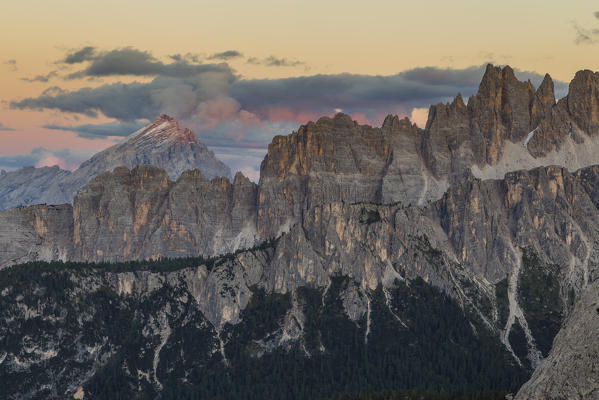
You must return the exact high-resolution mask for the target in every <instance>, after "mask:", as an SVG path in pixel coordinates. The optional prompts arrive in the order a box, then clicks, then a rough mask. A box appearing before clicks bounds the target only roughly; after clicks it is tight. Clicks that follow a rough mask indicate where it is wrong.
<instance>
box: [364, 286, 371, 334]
mask: <svg viewBox="0 0 599 400" xmlns="http://www.w3.org/2000/svg"><path fill="white" fill-rule="evenodd" d="M366 302H367V303H366V304H367V305H368V309H367V311H366V333H365V334H364V343H368V335H369V334H370V324H371V320H370V311H371V307H370V297H368V295H366Z"/></svg>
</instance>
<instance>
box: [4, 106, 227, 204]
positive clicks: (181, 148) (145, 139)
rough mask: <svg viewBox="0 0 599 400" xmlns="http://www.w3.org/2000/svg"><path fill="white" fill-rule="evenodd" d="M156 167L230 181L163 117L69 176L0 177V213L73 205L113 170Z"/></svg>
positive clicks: (36, 171)
mask: <svg viewBox="0 0 599 400" xmlns="http://www.w3.org/2000/svg"><path fill="white" fill-rule="evenodd" d="M137 165H156V166H158V167H161V168H164V169H165V171H166V172H167V174H168V175H169V176H170V177H171V179H177V178H178V177H179V176H180V175H181V174H182V173H183V172H184V171H186V170H190V169H199V170H200V171H202V173H203V174H204V175H205V176H207V177H208V178H214V177H217V176H222V177H225V178H230V177H231V170H230V169H229V167H228V166H226V165H225V164H224V163H223V162H222V161H220V160H219V159H217V158H216V157H215V156H214V153H212V152H211V151H210V150H208V148H207V147H206V146H205V145H204V144H203V143H202V142H200V140H199V139H198V138H197V137H196V135H195V134H194V133H193V132H192V131H191V130H189V129H181V128H179V124H178V123H177V121H176V120H175V119H174V118H172V117H169V116H168V115H161V116H160V117H159V118H157V119H156V120H155V121H154V122H152V123H150V124H148V125H146V126H145V127H143V128H142V129H140V130H139V131H137V132H134V133H133V134H131V135H130V136H129V137H127V138H126V139H125V140H124V141H123V142H121V143H118V144H116V145H114V146H112V147H109V148H108V149H106V150H103V151H101V152H99V153H97V154H95V155H94V156H92V157H91V158H90V159H89V160H87V161H85V162H84V163H82V164H81V166H80V167H79V168H78V169H77V170H75V171H73V172H70V171H65V170H62V169H60V168H58V167H44V168H33V167H26V168H22V169H19V170H17V171H12V172H6V173H3V174H2V175H0V210H2V209H8V208H12V207H17V206H26V205H33V204H42V203H43V204H65V203H68V204H70V203H72V202H73V199H74V197H75V194H76V193H77V191H78V190H79V189H82V188H83V187H84V186H85V185H86V184H87V183H88V182H89V181H90V180H91V179H93V178H94V177H95V176H97V175H99V174H101V173H103V172H106V171H112V170H113V169H114V168H116V167H120V166H125V167H128V168H133V167H135V166H137Z"/></svg>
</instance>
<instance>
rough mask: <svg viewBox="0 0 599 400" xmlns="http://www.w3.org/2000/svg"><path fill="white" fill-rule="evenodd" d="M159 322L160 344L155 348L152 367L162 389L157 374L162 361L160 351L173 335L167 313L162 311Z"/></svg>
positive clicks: (156, 380) (155, 378)
mask: <svg viewBox="0 0 599 400" xmlns="http://www.w3.org/2000/svg"><path fill="white" fill-rule="evenodd" d="M159 324H160V331H159V334H160V344H159V345H158V347H156V350H154V360H153V362H152V367H153V369H154V374H153V375H154V381H155V382H156V384H157V385H158V387H159V388H160V389H162V383H160V381H159V380H158V374H157V370H158V363H159V362H160V351H162V348H163V347H164V345H165V344H166V342H167V341H168V338H169V336H170V335H171V327H170V325H169V324H168V316H167V315H166V313H162V314H161V315H160V320H159Z"/></svg>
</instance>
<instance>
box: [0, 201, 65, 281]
mask: <svg viewBox="0 0 599 400" xmlns="http://www.w3.org/2000/svg"><path fill="white" fill-rule="evenodd" d="M73 256H74V255H73V208H72V207H71V206H70V205H67V204H65V205H60V206H46V205H39V206H31V207H19V208H13V209H11V210H7V211H0V269H1V268H3V267H6V266H9V265H12V264H19V263H24V262H28V261H36V260H63V261H66V260H70V259H72V258H73Z"/></svg>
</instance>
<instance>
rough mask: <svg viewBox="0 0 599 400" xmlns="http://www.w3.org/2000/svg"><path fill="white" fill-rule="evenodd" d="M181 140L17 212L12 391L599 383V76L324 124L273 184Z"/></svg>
mask: <svg viewBox="0 0 599 400" xmlns="http://www.w3.org/2000/svg"><path fill="white" fill-rule="evenodd" d="M156 132H159V133H160V134H155V133H156ZM171 132H172V133H176V135H175V134H172V135H171ZM181 132H182V131H181V130H179V129H178V127H177V126H176V123H175V122H174V120H172V119H171V118H170V117H166V116H162V117H161V118H160V119H158V120H157V121H156V122H155V123H153V124H152V125H150V126H149V127H146V128H144V129H143V130H142V131H140V132H138V133H136V134H134V135H132V136H131V137H130V138H129V139H128V140H127V141H126V142H124V143H123V144H122V145H117V146H116V147H114V148H111V149H108V150H106V151H105V152H104V153H99V154H98V155H97V156H94V157H93V158H92V159H91V160H90V161H88V162H86V163H84V164H83V165H82V167H81V168H80V169H83V168H85V169H84V172H85V173H84V175H81V176H85V177H86V178H85V179H79V180H76V181H75V180H72V179H74V178H71V177H72V176H73V175H75V174H77V171H75V172H73V173H71V174H68V173H64V172H62V171H60V170H58V169H55V171H56V172H55V174H57V176H58V175H59V174H61V175H60V178H57V179H58V180H59V181H60V180H65V179H66V180H68V179H71V181H70V182H77V185H78V187H77V189H79V188H83V187H84V188H83V189H82V190H80V191H79V192H77V189H75V190H74V191H73V192H67V191H63V192H62V193H75V192H77V193H76V195H75V196H74V198H72V199H71V198H69V199H68V201H65V202H64V203H67V204H60V205H33V206H29V207H18V208H13V209H9V210H6V211H2V212H0V267H8V266H10V265H14V264H18V263H25V262H29V264H26V265H19V266H13V267H12V268H6V269H5V270H3V271H1V272H0V282H1V283H2V285H1V286H0V288H1V289H2V292H1V295H2V297H0V302H2V307H1V309H0V319H2V320H3V321H4V324H2V326H1V330H0V339H1V340H2V348H4V349H6V350H4V351H3V352H2V353H0V360H2V361H0V367H1V369H0V376H2V377H3V380H6V381H7V382H8V381H10V382H11V385H10V386H9V387H8V393H10V396H11V397H9V398H20V397H26V398H61V397H65V396H68V397H74V398H88V397H91V398H103V397H102V390H101V388H103V387H104V388H106V387H108V386H110V385H112V384H114V385H115V387H116V386H119V385H120V386H119V387H120V388H121V389H122V390H123V392H122V393H121V392H119V393H121V394H120V395H122V396H124V397H125V398H127V397H132V396H133V395H135V394H136V393H137V394H138V395H140V396H142V398H154V397H156V396H161V397H162V398H186V397H189V398H194V396H196V397H197V396H200V397H201V398H205V397H208V398H217V397H220V398H248V399H250V398H273V397H272V396H275V397H278V398H306V399H307V398H316V397H319V396H331V395H338V394H342V393H348V392H349V393H359V392H360V391H363V390H369V391H372V390H375V389H377V388H378V389H379V390H384V389H398V388H399V389H407V388H411V387H417V388H422V389H427V388H432V389H452V390H453V389H456V390H464V391H465V392H467V393H468V394H472V395H474V394H476V393H487V392H488V391H490V390H497V391H509V392H512V393H514V394H515V392H516V391H517V390H518V389H519V388H520V386H521V385H522V384H523V383H524V382H525V381H527V380H528V381H527V382H526V383H524V385H523V386H522V387H521V389H520V390H519V392H518V393H517V394H516V398H518V399H528V398H535V399H545V398H596V396H597V395H598V394H599V383H598V382H597V381H596V380H595V377H596V373H597V372H598V371H597V368H598V367H597V359H599V357H598V356H599V354H597V349H598V346H597V341H596V339H595V338H596V336H597V335H596V332H597V329H598V326H599V325H597V324H599V311H598V310H599V309H597V293H598V291H597V290H598V287H597V275H598V273H599V270H598V269H599V245H598V244H599V211H598V210H599V166H597V164H599V73H594V72H591V71H580V72H578V73H577V74H576V76H575V77H574V79H573V80H572V82H571V83H570V88H569V92H568V95H567V96H566V97H565V98H562V99H559V100H558V101H556V99H555V96H554V91H553V83H552V80H551V78H550V77H549V76H548V75H547V76H546V77H545V79H544V80H543V82H542V84H541V85H540V86H539V87H538V88H537V89H536V90H535V88H534V87H533V86H532V84H531V83H530V82H520V81H519V80H518V79H517V78H516V77H515V75H514V72H513V70H512V69H511V68H510V67H504V68H499V67H494V66H491V65H489V66H488V67H487V69H486V72H485V75H484V77H483V79H482V81H481V84H480V87H479V90H478V93H477V94H476V95H474V96H472V97H470V98H469V99H468V101H467V104H466V103H465V102H464V100H463V98H462V96H461V95H458V96H457V97H456V98H455V99H454V100H453V101H452V102H451V103H448V104H438V105H434V106H431V108H430V111H429V117H428V122H427V124H426V127H425V128H424V129H420V128H418V127H417V126H416V125H414V124H413V123H411V122H410V121H409V120H408V119H399V118H398V117H396V116H388V117H387V118H386V119H385V121H384V123H383V125H382V126H381V127H380V128H373V127H370V126H366V125H359V124H358V123H356V122H355V121H353V120H352V119H351V118H350V117H349V116H347V115H344V114H337V115H335V116H334V117H333V118H328V117H323V118H321V119H319V120H318V121H316V122H310V123H308V124H306V125H303V126H301V127H300V128H299V129H298V130H297V131H296V132H293V133H292V134H290V135H288V136H277V137H275V138H274V139H273V140H272V142H271V144H270V145H269V147H268V152H267V155H266V156H265V158H264V161H263V162H262V165H261V170H260V181H259V183H258V184H255V183H253V182H251V181H249V180H248V179H247V178H246V177H244V176H243V175H242V174H241V173H237V174H236V175H235V177H234V179H233V181H232V182H231V181H230V180H229V179H227V176H228V172H227V171H226V169H225V170H221V169H218V168H216V167H215V166H214V165H215V164H214V158H213V156H212V155H211V154H210V153H209V154H210V157H208V156H205V157H199V156H198V157H191V156H183V154H188V153H186V152H185V151H184V150H182V149H180V150H179V151H176V152H175V151H171V150H167V151H165V150H163V149H171V147H172V141H171V138H172V137H177V138H183V137H187V138H188V142H185V143H195V144H197V143H199V142H198V141H197V139H195V135H193V134H192V133H191V132H189V131H183V133H181ZM164 138H166V139H164ZM148 143H149V144H148ZM160 143H165V144H164V146H163V147H161V145H160ZM177 143H179V139H178V140H177ZM181 146H183V145H181ZM198 146H199V144H198ZM201 148H203V149H205V147H201ZM140 149H145V150H143V153H144V154H148V153H151V154H154V156H153V158H152V157H150V156H147V158H140V157H138V156H134V155H133V154H136V152H137V151H138V150H139V151H141V150H140ZM191 151H192V152H195V151H197V150H194V149H191ZM102 154H104V155H102ZM122 154H128V155H127V156H124V155H122ZM201 154H204V155H205V154H206V152H204V153H201ZM100 155H102V156H101V157H98V156H100ZM94 159H95V161H93V160H94ZM200 159H201V160H204V159H207V160H210V161H211V163H208V164H209V165H212V168H213V169H209V168H208V169H206V167H205V166H203V165H202V166H199V165H191V168H197V169H191V170H187V171H183V170H184V169H187V168H188V167H187V165H188V164H193V163H198V160H200ZM124 160H127V161H126V162H125V161H124ZM140 160H142V161H140ZM92 161H93V162H92ZM119 163H121V164H124V166H118V167H117V164H118V165H121V164H119ZM171 163H174V165H171ZM146 164H152V165H146ZM167 165H169V167H168V168H165V166H167ZM216 165H220V164H216ZM92 166H93V167H92ZM113 167H117V168H113ZM102 170H103V171H102ZM28 171H29V172H27V173H29V174H31V176H34V175H35V174H39V173H40V171H39V170H37V169H30V170H28ZM210 171H212V172H210ZM215 171H219V172H221V171H225V172H227V174H224V175H223V176H224V177H214V175H211V174H216V173H217V172H215ZM17 173H21V174H22V173H24V171H19V172H17ZM17 173H7V174H5V175H3V178H0V179H6V178H5V177H6V176H8V175H9V174H13V175H11V176H16V174H17ZM82 174H83V173H82ZM12 179H15V180H16V178H12ZM77 185H75V184H74V183H73V184H72V185H71V186H70V187H71V188H73V187H75V186H77ZM19 187H21V189H19ZM19 190H20V191H21V192H19ZM32 190H33V189H29V188H28V189H23V188H22V186H18V185H16V186H15V188H13V189H12V192H10V193H15V195H14V196H15V197H14V198H17V197H18V195H17V194H16V193H26V192H27V193H30V192H31V193H32ZM69 190H70V189H69ZM42 192H44V191H43V190H42V191H40V193H38V196H39V197H40V198H43V196H46V194H44V193H42ZM5 193H8V192H6V191H5ZM4 196H5V197H3V198H4V199H6V198H7V197H10V196H12V194H11V195H4ZM31 198H34V196H33V195H32V197H31ZM71 200H72V205H71V204H69V203H71ZM4 202H5V203H1V202H0V204H9V202H7V200H4ZM185 257H192V258H187V259H186V258H185ZM143 260H150V261H143ZM152 260H153V261H152ZM176 260H179V261H176ZM41 261H46V262H51V263H43V262H41ZM55 261H64V262H67V263H60V262H55ZM90 262H91V263H93V264H87V263H90ZM449 316H451V318H450V319H448V317H449ZM115 321H121V322H120V324H121V325H123V326H126V327H127V329H128V330H126V331H120V330H119V327H115V326H114V322H115ZM117 325H118V324H117ZM125 333H127V335H129V336H127V335H125ZM125 336H126V337H125ZM348 355H351V357H349V358H348ZM354 363H357V364H354ZM342 366H347V368H345V367H342ZM352 368H353V370H354V373H355V374H357V375H355V376H354V375H352V373H351V372H350V371H352ZM262 370H269V371H271V373H270V374H264V375H261V374H260V372H259V371H262ZM312 370H315V373H314V374H312V373H311V372H309V371H312ZM289 371H293V373H290V372H289ZM387 371H391V372H387ZM393 371H395V373H393ZM409 371H414V374H411V373H410V372H409ZM450 371H453V372H455V373H456V375H455V376H451V374H452V373H453V372H450ZM316 372H317V373H316ZM529 378H530V379H529ZM52 382H54V383H52ZM115 382H117V383H118V385H116V383H115ZM326 382H333V383H334V384H327V383H326ZM107 385H108V386H107ZM110 387H111V386H110ZM307 387H309V388H310V389H306V388H307ZM115 390H116V389H115ZM282 393H285V394H284V395H282ZM169 396H171V397H169Z"/></svg>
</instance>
